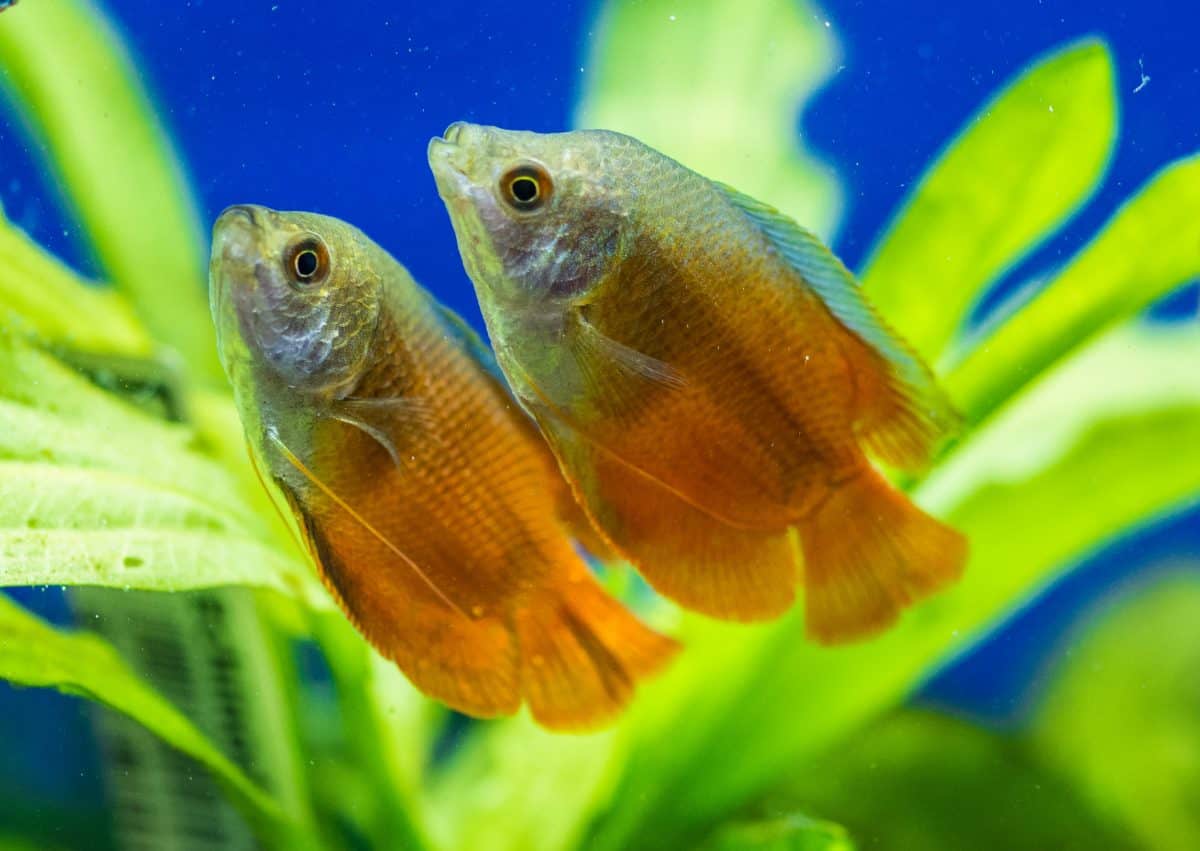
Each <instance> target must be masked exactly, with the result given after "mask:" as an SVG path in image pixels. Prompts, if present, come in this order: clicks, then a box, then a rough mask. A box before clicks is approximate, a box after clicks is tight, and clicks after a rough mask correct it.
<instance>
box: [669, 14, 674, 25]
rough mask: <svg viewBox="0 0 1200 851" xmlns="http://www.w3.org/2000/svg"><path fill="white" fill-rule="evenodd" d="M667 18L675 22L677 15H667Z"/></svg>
mask: <svg viewBox="0 0 1200 851" xmlns="http://www.w3.org/2000/svg"><path fill="white" fill-rule="evenodd" d="M667 20H668V21H670V22H671V23H675V16H674V15H667Z"/></svg>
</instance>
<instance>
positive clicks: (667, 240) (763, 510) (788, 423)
mask: <svg viewBox="0 0 1200 851" xmlns="http://www.w3.org/2000/svg"><path fill="white" fill-rule="evenodd" d="M430 160H431V163H432V165H433V168H434V171H435V175H437V177H438V182H439V189H440V191H441V192H442V195H443V198H444V199H445V200H446V202H447V206H448V208H449V209H450V212H451V217H452V219H453V220H454V223H455V229H456V232H457V233H458V236H459V244H460V248H461V249H462V251H463V254H464V261H465V264H466V266H467V269H468V271H469V272H470V273H471V274H472V277H473V279H474V280H475V283H476V287H477V290H478V291H479V293H480V296H481V299H480V300H481V303H482V304H483V306H484V315H485V317H486V318H487V320H488V324H489V330H490V331H491V333H492V338H493V341H494V342H495V344H496V349H497V356H498V359H499V361H500V364H501V365H502V366H503V367H504V369H505V372H506V374H507V375H508V377H509V379H510V382H511V383H512V385H513V388H514V390H515V391H516V393H517V395H518V397H519V398H521V400H522V402H523V403H524V404H525V405H526V407H527V408H528V409H529V410H530V412H531V413H532V414H533V415H534V416H535V418H536V419H537V421H538V423H539V425H540V426H541V428H542V430H543V432H544V434H545V435H546V437H547V439H548V440H549V442H550V443H551V445H552V446H553V448H554V450H555V454H556V455H557V456H558V458H559V461H560V463H561V464H562V466H563V469H564V471H565V472H566V473H567V475H568V478H569V479H570V480H571V481H572V482H573V484H574V486H575V488H576V490H577V495H578V496H579V498H580V500H581V502H583V503H584V505H585V506H586V507H587V509H588V511H589V513H590V514H591V516H592V517H593V519H594V521H595V523H596V524H597V526H598V527H599V528H600V529H601V530H602V531H603V532H604V533H605V534H606V536H607V537H608V538H609V539H610V540H611V541H612V543H613V544H614V546H615V547H616V549H618V550H619V551H620V552H622V553H624V554H625V555H626V556H627V557H629V558H630V560H631V561H632V562H633V563H635V564H636V565H637V566H638V568H639V569H640V570H641V571H642V573H643V574H644V575H645V576H646V577H647V579H648V580H649V581H650V583H651V584H652V585H653V586H654V587H655V588H657V589H658V590H659V591H661V592H662V593H663V594H665V595H666V596H668V597H671V598H673V599H675V600H677V601H678V602H680V603H681V604H683V605H685V606H687V607H689V608H692V609H695V610H698V611H701V612H704V613H706V614H710V615H713V616H716V617H721V618H728V619H734V620H756V619H763V618H770V617H774V616H777V615H779V614H781V613H782V612H784V611H786V610H787V609H788V608H789V607H790V606H791V605H792V603H793V599H794V589H795V586H796V585H797V584H798V583H799V582H801V581H803V584H804V586H805V589H806V594H805V606H806V613H807V615H806V623H807V629H808V631H809V633H810V635H812V636H813V637H815V638H816V639H818V640H821V641H829V642H832V641H839V640H845V639H849V638H853V637H857V636H861V635H865V634H868V633H871V632H873V631H877V630H878V629H880V628H882V627H884V626H886V625H887V624H889V623H891V622H892V621H893V620H894V619H895V618H896V616H897V614H898V612H899V611H900V609H901V608H903V607H904V606H906V605H908V604H910V603H912V602H914V601H915V600H917V599H919V598H921V597H923V596H925V595H927V594H929V593H930V592H932V591H934V590H936V589H937V588H940V587H942V586H943V585H945V584H946V583H947V582H949V581H951V580H953V579H954V578H956V577H957V576H958V575H959V574H960V572H961V568H962V564H963V561H964V558H965V542H964V541H963V539H962V538H961V536H959V535H958V534H957V533H956V532H954V531H953V530H951V529H949V528H948V527H946V526H944V525H942V524H941V523H939V522H938V521H936V520H934V519H933V518H931V517H929V516H928V515H926V514H924V513H923V512H921V511H920V510H919V509H918V508H916V507H915V506H914V505H912V503H910V502H909V501H908V500H907V499H906V498H905V497H904V496H903V495H902V494H900V493H899V492H898V491H896V490H894V489H893V488H892V487H891V486H890V485H889V484H888V483H887V482H886V480H885V479H884V478H883V477H882V476H881V475H880V474H879V473H878V472H877V471H876V470H875V468H874V467H873V465H872V464H871V461H870V457H871V456H874V457H876V458H878V459H880V460H882V461H884V462H886V463H889V464H892V465H895V466H897V467H901V468H906V469H914V468H919V467H920V466H922V465H923V464H925V463H927V461H928V459H929V457H930V455H931V453H932V452H933V450H934V448H935V446H936V444H937V442H938V441H939V440H940V439H941V438H942V437H943V436H945V435H946V434H947V433H948V432H949V431H950V430H951V429H952V428H953V426H954V423H955V416H954V414H953V412H952V411H951V409H950V408H949V406H948V404H947V403H946V401H945V400H944V398H943V397H942V395H941V393H940V392H939V391H938V389H937V387H936V385H935V384H934V382H933V379H932V377H931V375H930V373H929V371H928V369H927V368H926V367H925V366H924V365H923V364H922V363H921V362H920V361H919V359H918V358H917V357H916V355H915V354H913V352H912V351H911V349H909V348H908V347H907V346H906V345H905V344H904V343H903V342H902V341H901V340H900V339H899V338H898V337H897V336H896V335H895V334H894V333H893V332H892V331H891V330H890V329H888V328H887V327H886V326H885V325H884V324H883V323H882V321H881V320H880V319H879V318H878V316H877V315H876V314H875V312H874V311H873V310H872V309H871V307H870V306H869V305H868V304H867V303H866V302H865V300H863V298H862V296H861V293H860V292H859V291H858V289H857V287H856V285H855V284H854V281H853V280H852V278H851V276H850V274H849V272H847V271H846V270H845V268H844V267H843V266H842V265H841V264H840V263H839V262H838V261H837V260H836V258H834V257H833V255H832V254H830V253H829V252H828V250H827V249H825V248H824V247H823V246H822V245H821V244H820V243H819V242H818V241H817V240H816V238H815V237H813V236H812V235H811V234H809V233H807V232H806V231H804V230H803V229H801V228H800V227H799V226H797V225H795V224H794V223H792V222H790V221H789V220H787V219H785V218H784V217H782V216H780V215H779V214H778V213H776V212H775V211H774V210H771V209H770V208H768V207H766V206H765V205H762V204H759V203H758V202H755V201H753V200H752V199H749V198H746V197H745V196H742V195H739V194H738V193H736V192H735V191H733V190H731V189H728V188H727V187H723V186H720V185H719V184H715V183H713V182H711V181H708V180H707V179H705V178H703V177H701V176H700V175H697V174H695V173H693V172H690V171H688V170H686V169H684V168H683V167H682V166H679V165H678V164H677V163H674V162H673V161H671V160H669V159H667V158H666V157H663V156H662V155H660V154H657V152H654V151H652V150H650V149H648V148H646V147H645V146H643V145H641V144H640V143H638V142H636V141H634V140H632V139H629V138H628V137H623V136H619V135H617V134H611V133H604V132H588V131H581V132H577V133H569V134H558V135H552V136H540V135H538V134H528V133H509V132H507V131H499V130H495V129H494V128H476V127H470V126H462V125H456V128H452V132H448V134H447V138H446V139H444V140H441V141H438V140H435V141H434V142H433V143H432V145H431V150H430ZM484 164H486V165H484ZM493 175H494V177H490V176H493ZM524 175H530V176H531V179H534V180H536V181H538V184H539V185H538V186H537V187H534V186H532V185H530V186H529V192H528V193H525V194H534V193H535V190H536V193H539V194H540V197H541V198H542V199H543V203H542V204H541V205H539V206H537V207H535V208H532V209H529V208H527V207H526V205H524V204H523V203H522V202H521V199H520V198H518V197H515V195H514V192H513V190H514V188H515V189H517V190H521V187H520V186H517V185H515V184H514V181H516V180H521V179H523V176H524ZM489 178H490V185H489ZM506 208H507V209H506ZM522 244H523V245H524V248H519V247H518V246H519V245H522ZM481 246H482V248H481ZM489 248H490V250H491V254H490V256H484V257H478V256H473V255H475V254H478V253H479V252H481V251H487V250H488V249H489ZM555 252H560V255H559V256H556V257H555V259H554V262H550V263H547V262H541V263H539V262H538V260H536V259H535V258H538V257H546V256H547V255H549V256H554V253H555ZM561 255H568V259H564V257H563V256H561ZM571 255H575V256H574V257H573V259H572V258H571V257H570V256H571ZM491 258H494V259H491Z"/></svg>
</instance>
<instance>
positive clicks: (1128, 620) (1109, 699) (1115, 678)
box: [1034, 460, 1200, 851]
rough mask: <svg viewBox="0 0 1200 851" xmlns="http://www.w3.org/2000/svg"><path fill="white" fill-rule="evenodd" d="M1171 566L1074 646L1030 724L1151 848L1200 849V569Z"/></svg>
mask: <svg viewBox="0 0 1200 851" xmlns="http://www.w3.org/2000/svg"><path fill="white" fill-rule="evenodd" d="M1180 463H1183V461H1182V460H1181V462H1180ZM1179 567H1180V568H1181V569H1180V571H1179V573H1178V574H1177V575H1175V576H1172V577H1170V578H1169V579H1167V580H1166V581H1164V582H1160V583H1158V584H1156V585H1154V586H1152V587H1150V588H1149V589H1147V590H1143V591H1141V592H1140V593H1139V594H1138V595H1137V596H1136V597H1135V598H1134V599H1132V600H1130V601H1128V602H1124V603H1123V604H1122V605H1120V606H1119V607H1118V608H1116V610H1115V611H1111V612H1109V613H1107V614H1106V616H1105V617H1103V618H1102V619H1101V620H1100V622H1099V623H1097V624H1094V625H1093V626H1091V627H1090V628H1089V629H1087V630H1086V632H1085V633H1084V634H1083V635H1082V636H1079V637H1078V640H1077V641H1076V642H1073V644H1072V649H1071V653H1070V655H1069V656H1068V657H1067V658H1066V659H1064V660H1063V661H1062V663H1061V664H1062V666H1063V667H1064V668H1065V670H1064V672H1063V675H1062V676H1061V677H1060V678H1059V679H1057V681H1055V682H1054V683H1053V684H1052V685H1051V687H1050V691H1049V694H1048V695H1047V697H1046V701H1045V705H1044V706H1043V707H1042V708H1041V710H1040V711H1039V713H1038V716H1037V718H1036V719H1035V722H1034V731H1035V736H1036V738H1037V742H1038V744H1039V746H1040V748H1041V750H1042V751H1043V752H1044V753H1045V754H1046V755H1047V757H1048V758H1049V759H1050V760H1052V761H1053V763H1054V764H1055V765H1056V766H1058V768H1059V770H1060V771H1061V772H1062V774H1063V775H1064V776H1067V777H1069V778H1071V779H1072V780H1073V781H1074V782H1075V783H1076V786H1077V788H1078V789H1080V791H1081V793H1082V794H1083V795H1085V796H1087V797H1088V798H1090V799H1091V800H1092V801H1093V803H1094V804H1095V805H1096V806H1097V807H1099V808H1102V809H1103V810H1104V811H1106V812H1110V813H1113V814H1114V815H1116V816H1118V817H1120V818H1122V819H1123V820H1124V821H1125V822H1126V823H1127V824H1129V825H1130V826H1131V827H1132V828H1133V829H1134V831H1136V833H1137V835H1138V837H1139V838H1140V839H1141V843H1142V844H1141V847H1144V848H1154V849H1157V851H1190V850H1191V849H1193V848H1197V847H1200V687H1198V685H1200V572H1198V571H1197V565H1196V564H1195V562H1184V563H1183V564H1181V565H1179Z"/></svg>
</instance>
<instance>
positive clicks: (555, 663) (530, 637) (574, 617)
mask: <svg viewBox="0 0 1200 851" xmlns="http://www.w3.org/2000/svg"><path fill="white" fill-rule="evenodd" d="M514 625H515V627H516V633H517V642H518V644H519V646H520V648H521V659H520V679H521V691H522V693H523V696H524V698H525V701H526V702H527V703H528V704H529V709H530V711H531V712H532V713H533V717H534V719H535V720H537V721H538V723H540V724H542V725H543V726H545V727H547V728H549V729H554V730H586V729H591V728H594V727H596V726H598V725H600V724H601V723H603V722H604V721H606V720H608V719H610V718H612V717H613V716H615V715H616V714H617V713H618V712H619V711H620V710H621V708H622V707H624V706H625V704H626V703H628V702H629V700H630V698H631V697H632V696H633V692H634V688H635V686H636V685H637V683H638V681H639V680H642V679H644V678H646V677H648V676H650V675H652V674H655V673H657V672H658V671H659V670H661V669H662V668H663V667H664V666H665V665H666V664H667V663H668V662H669V661H670V660H671V658H672V657H673V656H674V655H675V653H676V652H677V651H678V649H679V645H678V644H677V643H676V642H675V641H673V640H672V639H670V638H667V637H665V636H662V635H659V634H658V633H657V632H654V631H653V630H651V629H650V628H649V627H647V626H645V625H644V624H642V623H641V621H639V620H638V619H637V618H636V617H634V616H633V614H631V613H630V612H629V611H628V610H627V609H625V607H624V606H622V605H621V603H620V602H618V601H617V600H616V599H614V598H613V597H610V596H609V595H608V594H606V593H605V592H604V590H603V589H602V588H601V587H600V586H599V585H598V584H597V583H596V581H595V579H593V578H592V576H591V575H590V574H589V573H587V572H586V571H585V570H583V569H582V568H580V572H579V573H578V574H577V575H576V576H575V577H573V578H571V579H564V580H563V581H562V582H561V583H560V584H559V585H558V586H557V587H554V586H551V587H549V588H547V589H546V590H544V591H538V592H535V593H534V594H532V595H531V596H530V598H529V600H528V601H527V602H526V603H525V604H524V605H522V606H521V607H520V608H518V609H517V611H516V614H515V623H514Z"/></svg>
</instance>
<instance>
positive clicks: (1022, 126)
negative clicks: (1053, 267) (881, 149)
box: [862, 40, 1118, 360]
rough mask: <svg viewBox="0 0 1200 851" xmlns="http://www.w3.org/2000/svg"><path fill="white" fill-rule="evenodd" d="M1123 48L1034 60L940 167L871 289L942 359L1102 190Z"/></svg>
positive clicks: (908, 208) (896, 228)
mask: <svg viewBox="0 0 1200 851" xmlns="http://www.w3.org/2000/svg"><path fill="white" fill-rule="evenodd" d="M1117 121H1118V117H1117V97H1116V92H1115V89H1114V79H1113V67H1112V57H1111V56H1110V55H1109V51H1108V47H1107V46H1106V45H1105V44H1104V43H1103V42H1098V41H1093V40H1087V41H1082V42H1079V43H1077V44H1074V45H1071V46H1068V47H1066V48H1064V49H1061V50H1058V51H1056V52H1054V53H1053V54H1051V55H1050V56H1048V57H1046V58H1044V59H1042V60H1041V61H1039V62H1037V63H1035V64H1034V65H1033V66H1032V67H1031V68H1029V69H1028V70H1027V71H1025V72H1023V73H1022V74H1021V75H1020V76H1019V77H1017V78H1016V79H1015V80H1013V81H1012V82H1011V83H1010V84H1009V85H1008V86H1007V87H1006V88H1004V89H1003V90H1001V92H1000V93H999V94H998V95H997V96H996V97H995V98H993V99H992V100H991V101H989V102H988V103H987V104H985V105H984V106H983V107H982V108H981V109H980V110H979V113H978V114H977V115H975V116H974V117H973V118H972V119H971V120H970V121H969V122H968V123H967V125H966V127H964V128H963V130H962V131H960V133H959V134H958V136H956V137H955V138H954V139H953V140H952V141H951V142H950V144H949V146H948V147H947V148H946V150H945V151H944V152H943V153H942V154H941V156H940V157H939V158H938V160H937V161H936V162H935V163H934V164H933V165H932V166H930V167H929V170H928V171H927V172H926V173H925V175H924V176H923V177H922V178H921V180H920V182H919V183H918V184H917V187H916V189H915V190H914V191H913V194H912V196H911V197H910V198H909V200H908V201H907V202H906V203H905V204H904V206H902V207H901V208H900V210H899V211H898V212H897V213H896V215H895V218H894V220H893V222H892V224H891V225H890V226H889V228H888V230H887V232H886V233H885V235H884V236H883V237H882V239H881V241H880V242H879V244H878V246H877V247H876V249H875V251H874V252H873V254H872V256H871V258H870V260H868V262H867V263H866V265H865V272H864V273H863V278H862V280H863V287H864V288H865V289H866V290H867V292H868V293H869V294H870V296H871V298H872V300H873V301H874V302H875V304H876V305H877V306H878V307H879V309H880V311H881V312H882V313H883V315H884V316H886V317H887V318H888V321H889V322H890V323H892V324H894V325H895V326H896V328H897V329H899V330H900V331H901V332H902V333H903V334H904V335H905V337H906V338H907V339H908V340H909V341H910V342H911V343H912V344H913V345H914V346H915V347H916V348H917V350H918V351H919V352H920V353H921V354H922V355H924V356H925V357H927V358H929V359H930V360H936V359H937V358H938V356H939V355H941V353H942V351H943V349H944V348H945V346H946V343H947V342H948V341H949V340H950V338H951V337H952V336H953V335H954V333H955V331H956V330H957V329H958V328H959V326H960V324H961V323H962V321H963V318H964V317H965V315H966V313H967V312H968V310H969V309H970V307H971V306H972V304H974V302H975V301H976V300H977V299H978V298H979V296H980V295H981V293H982V291H983V290H984V289H985V288H986V286H987V285H988V284H989V283H990V282H992V281H993V280H994V279H995V278H996V277H997V276H998V275H999V274H1000V273H1002V272H1003V271H1004V270H1005V269H1006V268H1008V267H1010V266H1011V265H1012V264H1013V263H1015V262H1016V261H1017V260H1019V259H1020V258H1021V257H1022V256H1024V255H1025V254H1027V253H1028V252H1029V251H1030V250H1031V249H1032V248H1033V247H1034V246H1035V245H1037V244H1038V243H1039V242H1040V241H1041V240H1042V239H1044V238H1045V237H1046V236H1047V235H1049V234H1050V233H1052V232H1053V231H1054V230H1055V229H1056V228H1057V227H1058V226H1059V225H1060V224H1061V223H1062V221H1063V219H1065V218H1066V217H1067V216H1069V215H1071V213H1073V212H1074V211H1075V210H1077V209H1078V208H1079V207H1080V205H1082V204H1083V202H1084V201H1086V200H1087V198H1088V197H1089V196H1090V195H1091V193H1092V191H1093V189H1094V188H1095V187H1096V185H1097V183H1098V182H1099V181H1100V178H1101V176H1102V175H1103V174H1104V171H1105V169H1106V167H1107V165H1108V161H1109V157H1110V155H1111V153H1112V149H1113V144H1114V142H1115V141H1116V138H1117Z"/></svg>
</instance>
